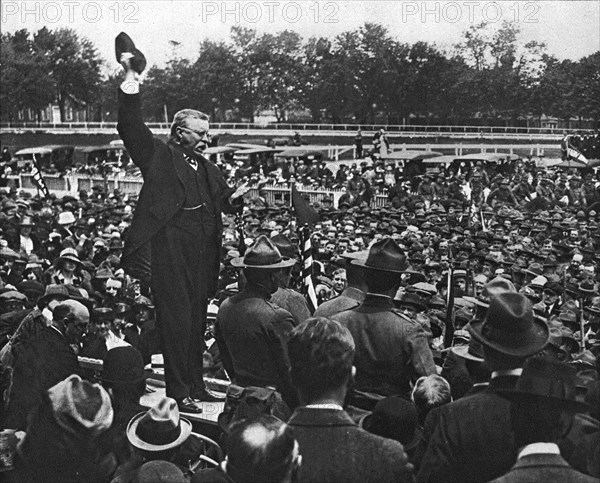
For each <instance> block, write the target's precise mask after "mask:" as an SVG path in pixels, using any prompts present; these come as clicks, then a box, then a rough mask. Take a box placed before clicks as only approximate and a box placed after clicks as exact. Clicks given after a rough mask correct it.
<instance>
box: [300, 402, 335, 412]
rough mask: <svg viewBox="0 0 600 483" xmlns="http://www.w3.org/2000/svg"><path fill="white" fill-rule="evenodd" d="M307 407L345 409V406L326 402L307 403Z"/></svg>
mask: <svg viewBox="0 0 600 483" xmlns="http://www.w3.org/2000/svg"><path fill="white" fill-rule="evenodd" d="M305 407H307V408H311V409H335V410H337V411H343V410H344V408H343V407H342V406H340V405H339V404H334V403H325V404H307V405H306V406H305Z"/></svg>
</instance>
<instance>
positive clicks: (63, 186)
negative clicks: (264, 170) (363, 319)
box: [8, 173, 387, 208]
mask: <svg viewBox="0 0 600 483" xmlns="http://www.w3.org/2000/svg"><path fill="white" fill-rule="evenodd" d="M8 180H9V185H12V186H15V187H16V188H17V189H23V190H25V191H28V192H30V193H32V194H37V188H36V185H35V183H34V182H33V176H32V175H31V174H29V173H22V174H18V175H10V176H8ZM44 180H45V182H46V186H48V190H50V192H51V193H52V194H55V195H56V196H58V197H63V196H67V195H68V196H75V197H78V196H79V192H80V191H81V190H85V191H88V192H89V191H90V190H91V189H92V187H93V186H97V185H99V186H102V188H103V189H105V190H106V191H107V192H112V191H114V190H115V189H118V190H119V191H121V193H123V194H124V195H129V196H131V195H134V196H137V195H138V194H139V193H140V191H141V189H142V185H143V184H144V181H143V179H142V178H139V177H134V176H109V177H107V178H106V179H105V178H102V177H101V176H87V175H82V174H67V175H57V174H44ZM297 188H298V191H299V192H300V193H302V194H306V195H308V199H309V201H310V203H311V204H314V203H320V202H321V201H322V200H323V198H325V197H327V198H333V202H334V205H335V206H337V205H338V200H339V199H340V197H341V196H342V195H343V194H344V190H343V189H315V188H313V187H310V186H302V185H297ZM261 189H263V190H264V191H265V192H266V194H265V198H266V200H267V202H268V203H269V204H271V205H280V204H284V205H287V206H290V205H291V188H290V187H289V186H286V185H275V186H264V187H262V188H261ZM256 196H258V188H257V186H252V187H251V189H250V194H249V197H250V198H252V197H256ZM386 201H387V195H384V194H378V195H376V196H374V197H373V200H372V202H371V206H372V207H373V208H375V207H381V206H383V205H385V203H386Z"/></svg>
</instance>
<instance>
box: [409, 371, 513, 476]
mask: <svg viewBox="0 0 600 483" xmlns="http://www.w3.org/2000/svg"><path fill="white" fill-rule="evenodd" d="M517 379H518V377H516V376H501V377H496V378H494V379H492V380H491V381H490V385H489V386H488V387H487V388H486V389H484V390H483V391H481V392H478V393H476V394H474V395H466V396H465V397H463V398H461V399H459V400H458V401H454V402H452V403H450V404H446V405H444V406H441V407H439V408H436V409H433V410H432V411H431V412H430V413H429V414H428V415H427V419H426V420H425V426H424V428H423V434H422V438H423V439H422V441H421V446H422V447H423V448H426V450H425V454H424V456H423V458H422V460H421V462H420V470H419V473H418V475H417V481H419V482H436V481H439V482H444V483H446V482H454V481H455V482H460V483H467V482H475V481H481V482H483V481H489V480H491V479H492V478H497V477H498V476H500V475H503V474H504V473H506V472H507V471H508V470H509V469H510V467H511V466H512V464H513V463H514V462H515V460H516V459H517V448H516V447H515V444H514V442H513V434H512V430H511V425H510V402H509V401H508V400H507V399H504V398H502V397H501V396H499V395H498V394H497V392H496V391H497V390H498V389H500V388H504V389H512V388H514V386H515V384H516V382H517ZM417 464H418V462H417Z"/></svg>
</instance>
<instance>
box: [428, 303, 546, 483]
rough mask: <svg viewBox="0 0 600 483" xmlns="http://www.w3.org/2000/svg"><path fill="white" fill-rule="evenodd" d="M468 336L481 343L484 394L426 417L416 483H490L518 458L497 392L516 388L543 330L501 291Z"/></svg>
mask: <svg viewBox="0 0 600 483" xmlns="http://www.w3.org/2000/svg"><path fill="white" fill-rule="evenodd" d="M469 332H470V333H471V337H474V338H475V339H477V341H479V342H480V343H481V344H483V356H484V360H485V362H486V364H487V366H488V367H489V368H490V370H491V371H492V375H491V380H490V383H489V385H488V387H487V388H486V389H484V390H483V391H480V392H477V393H475V394H473V395H467V396H465V397H463V398H461V399H459V400H458V401H455V402H452V403H450V404H446V405H444V406H441V407H439V408H437V409H434V410H433V411H431V412H430V413H429V415H428V416H427V419H426V420H425V426H424V429H423V441H422V442H421V444H422V447H423V448H426V450H425V453H424V456H423V458H422V460H421V462H420V463H421V464H420V470H419V473H418V475H417V481H419V482H438V481H439V482H467V481H468V482H475V481H481V482H483V481H489V480H491V479H493V478H496V477H498V476H500V475H502V474H504V473H505V472H506V471H508V470H509V469H510V467H511V465H512V464H513V463H514V461H515V459H516V457H517V447H516V446H515V444H514V440H513V434H512V431H511V429H510V428H511V426H510V403H509V402H508V401H507V400H506V399H505V398H503V397H502V396H500V395H499V393H498V392H499V391H500V390H504V389H512V388H514V387H515V384H516V383H517V379H518V377H519V375H520V374H521V372H522V367H523V364H524V362H525V360H526V359H527V358H528V357H530V356H532V355H533V354H536V353H538V352H539V351H541V350H542V349H543V347H544V346H545V345H546V343H547V341H548V337H549V332H548V327H547V326H546V324H545V323H544V322H543V321H540V320H538V319H534V316H533V308H532V305H531V302H530V301H529V299H528V298H527V297H526V296H525V295H522V294H518V293H515V292H506V293H501V294H499V295H497V296H495V297H494V298H493V299H492V300H491V302H490V307H489V309H488V312H487V315H486V318H485V319H484V320H483V321H477V322H471V324H470V326H469ZM417 464H418V462H417Z"/></svg>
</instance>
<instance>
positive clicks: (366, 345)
mask: <svg viewBox="0 0 600 483" xmlns="http://www.w3.org/2000/svg"><path fill="white" fill-rule="evenodd" d="M351 263H352V264H353V265H356V266H358V267H360V268H362V270H363V272H364V279H365V283H366V285H367V295H366V296H365V299H364V301H363V303H362V305H360V306H359V307H356V308H354V309H352V310H347V311H345V312H342V313H340V314H338V315H336V316H334V317H332V318H333V319H334V320H337V321H339V322H340V323H341V324H342V325H343V326H345V327H346V328H348V330H350V332H351V333H352V336H353V337H354V340H355V341H356V360H355V362H356V384H355V392H356V391H360V392H361V393H374V394H376V395H378V396H398V395H405V396H408V395H409V394H410V382H411V381H415V380H416V379H418V378H419V377H420V376H427V375H429V374H434V373H435V372H436V371H435V364H434V362H433V355H432V354H431V350H430V349H429V346H428V342H427V334H426V332H425V331H424V330H423V328H422V326H421V325H420V324H419V323H417V322H416V321H414V320H412V319H410V318H408V317H406V316H405V315H404V314H402V313H401V312H400V311H399V310H398V309H396V308H395V307H394V300H393V297H394V296H395V295H396V292H397V291H398V288H399V287H400V283H401V281H402V274H403V273H404V272H405V271H406V268H407V263H406V255H405V254H404V252H403V251H402V249H401V248H400V247H399V246H398V244H397V243H396V242H395V241H393V240H392V239H391V238H385V239H383V240H381V241H379V242H377V243H375V244H374V245H373V246H372V247H371V249H370V250H369V254H368V256H367V257H366V258H363V259H357V260H353V261H352V262H351ZM366 397H368V398H369V399H371V400H374V399H373V397H371V396H369V395H367V396H366ZM376 398H377V397H375V399H376ZM355 399H356V401H354V402H355V403H357V404H360V405H363V406H364V405H368V403H367V401H363V402H362V403H361V402H358V399H357V398H355ZM367 409H368V408H367Z"/></svg>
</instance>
